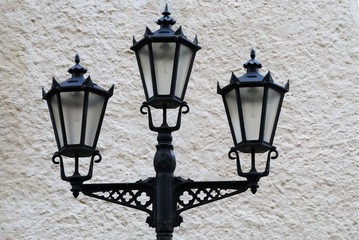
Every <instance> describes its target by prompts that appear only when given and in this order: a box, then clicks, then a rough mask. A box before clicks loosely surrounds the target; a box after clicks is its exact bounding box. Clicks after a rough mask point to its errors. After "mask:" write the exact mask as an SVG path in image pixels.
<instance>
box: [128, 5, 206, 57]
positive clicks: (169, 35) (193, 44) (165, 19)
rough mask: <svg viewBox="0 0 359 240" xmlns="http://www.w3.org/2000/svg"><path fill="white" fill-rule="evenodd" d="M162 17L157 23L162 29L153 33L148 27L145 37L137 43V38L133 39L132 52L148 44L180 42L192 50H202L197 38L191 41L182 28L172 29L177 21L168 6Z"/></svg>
mask: <svg viewBox="0 0 359 240" xmlns="http://www.w3.org/2000/svg"><path fill="white" fill-rule="evenodd" d="M162 15H163V16H162V17H161V18H159V19H158V20H157V21H156V23H157V24H158V25H160V28H159V29H158V30H157V31H155V32H153V31H151V30H150V29H149V28H148V27H146V30H145V33H144V37H143V38H142V39H141V40H139V41H137V40H136V39H135V37H133V45H132V47H131V48H130V49H131V50H133V51H136V50H137V49H139V48H141V47H142V46H143V45H145V44H147V43H148V42H153V41H171V42H177V41H179V42H181V43H183V44H186V45H187V46H188V47H190V48H192V49H193V50H195V51H198V50H199V49H201V47H200V46H199V45H198V38H197V36H196V37H195V38H194V40H193V41H189V40H188V39H187V37H186V36H185V35H184V33H183V30H182V27H181V26H180V27H179V28H178V29H177V30H173V29H172V26H173V25H174V24H175V23H176V20H175V19H173V18H172V17H171V16H170V15H171V13H170V12H169V10H168V5H167V4H166V6H165V9H164V11H163V12H162ZM155 39H156V40H155Z"/></svg>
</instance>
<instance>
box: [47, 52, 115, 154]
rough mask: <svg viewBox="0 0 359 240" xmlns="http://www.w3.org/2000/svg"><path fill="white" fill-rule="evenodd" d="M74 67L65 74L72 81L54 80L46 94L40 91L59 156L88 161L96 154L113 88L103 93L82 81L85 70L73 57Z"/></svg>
mask: <svg viewBox="0 0 359 240" xmlns="http://www.w3.org/2000/svg"><path fill="white" fill-rule="evenodd" d="M75 62H76V64H75V65H74V66H73V67H71V68H70V69H69V70H68V72H69V73H70V74H72V77H71V78H69V79H68V80H66V81H64V82H62V83H58V82H57V81H56V80H55V78H54V79H53V82H52V87H51V89H50V91H49V92H47V93H46V92H45V91H44V89H43V99H45V100H46V101H47V104H48V107H49V111H50V116H51V121H52V125H53V129H54V132H55V138H56V142H57V146H58V150H59V152H58V154H60V155H64V156H68V157H76V158H78V157H88V156H92V155H94V154H95V151H96V144H97V140H98V137H99V134H100V129H101V124H102V120H103V117H104V114H105V109H106V105H107V101H108V99H109V98H110V97H111V96H112V93H113V86H112V87H111V88H110V90H108V91H106V90H104V89H103V88H101V87H99V86H97V85H96V84H95V83H93V82H92V81H91V78H90V77H87V78H86V79H85V78H84V73H86V72H87V70H86V68H84V67H82V66H81V65H80V64H79V63H80V57H79V55H78V54H76V57H75Z"/></svg>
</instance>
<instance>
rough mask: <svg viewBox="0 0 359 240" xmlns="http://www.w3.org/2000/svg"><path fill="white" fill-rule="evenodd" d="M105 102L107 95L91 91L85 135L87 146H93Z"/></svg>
mask: <svg viewBox="0 0 359 240" xmlns="http://www.w3.org/2000/svg"><path fill="white" fill-rule="evenodd" d="M104 103H105V97H103V96H100V95H97V94H94V93H91V92H90V93H89V100H88V110H87V123H86V135H85V144H86V145H87V146H91V147H93V144H94V140H95V137H96V132H97V129H98V124H99V122H100V118H101V113H102V109H103V107H104Z"/></svg>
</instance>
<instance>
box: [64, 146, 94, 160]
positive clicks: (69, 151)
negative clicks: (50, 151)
mask: <svg viewBox="0 0 359 240" xmlns="http://www.w3.org/2000/svg"><path fill="white" fill-rule="evenodd" d="M58 153H59V154H60V155H62V156H66V157H70V158H75V157H76V156H77V157H91V156H93V155H94V154H95V153H96V150H95V149H94V148H92V147H89V146H87V145H82V144H76V145H67V146H64V147H62V148H60V149H59V152H58Z"/></svg>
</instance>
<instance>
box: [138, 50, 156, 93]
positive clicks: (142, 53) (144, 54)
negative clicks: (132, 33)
mask: <svg viewBox="0 0 359 240" xmlns="http://www.w3.org/2000/svg"><path fill="white" fill-rule="evenodd" d="M138 56H139V58H140V62H141V68H142V74H143V78H144V83H145V84H146V86H144V87H145V89H147V94H148V97H149V98H151V97H153V84H152V75H151V64H150V56H149V51H148V45H145V46H143V47H142V48H141V49H140V50H139V51H138ZM140 70H141V69H140Z"/></svg>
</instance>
